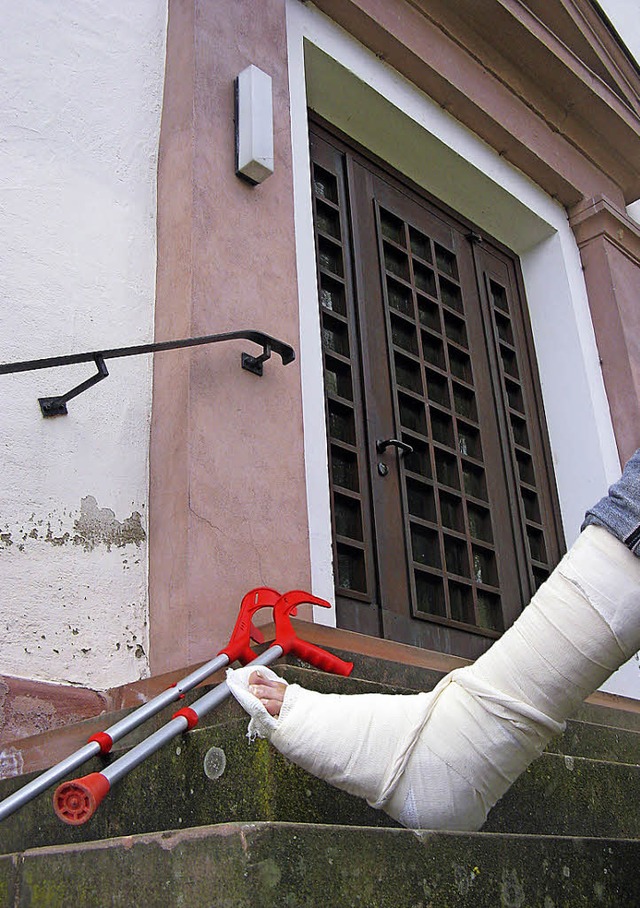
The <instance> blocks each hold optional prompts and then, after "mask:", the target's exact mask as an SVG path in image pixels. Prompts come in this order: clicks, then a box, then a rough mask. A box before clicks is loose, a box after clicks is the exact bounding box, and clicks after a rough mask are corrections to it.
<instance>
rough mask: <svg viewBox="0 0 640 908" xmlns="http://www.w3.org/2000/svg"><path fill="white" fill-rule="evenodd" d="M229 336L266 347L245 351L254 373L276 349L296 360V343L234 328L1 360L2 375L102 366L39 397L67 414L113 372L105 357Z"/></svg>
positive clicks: (245, 363) (47, 408)
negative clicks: (73, 403)
mask: <svg viewBox="0 0 640 908" xmlns="http://www.w3.org/2000/svg"><path fill="white" fill-rule="evenodd" d="M227 340H249V341H253V343H254V344H259V345H260V346H261V347H262V353H261V354H260V355H259V356H251V355H250V354H249V353H243V354H242V357H241V365H242V368H243V369H245V370H246V371H247V372H253V374H254V375H262V371H263V369H262V367H263V363H265V362H266V361H267V360H268V359H270V357H271V352H272V351H273V352H275V353H277V354H278V356H279V357H280V359H281V360H282V364H283V365H284V366H286V365H287V364H288V363H292V362H293V361H294V359H295V358H296V354H295V350H294V349H293V347H290V346H289V344H285V343H284V342H283V341H280V340H277V339H276V338H275V337H270V336H269V335H268V334H264V332H262V331H252V330H248V331H230V332H228V333H226V334H207V335H205V336H204V337H187V338H183V339H182V340H173V341H159V342H158V343H156V344H139V345H137V346H134V347H118V348H116V349H113V350H94V351H93V352H90V353H72V354H70V355H69V356H50V357H48V358H47V359H32V360H28V361H24V362H20V363H0V375H9V374H10V373H12V372H31V371H33V370H34V369H51V368H53V367H55V366H71V365H75V364H76V363H89V362H94V363H95V364H96V366H97V369H98V371H97V373H96V374H95V375H92V376H91V377H90V378H88V379H86V381H83V382H81V383H80V384H79V385H76V387H75V388H72V389H71V390H70V391H67V393H66V394H60V395H58V396H56V397H40V398H38V403H39V404H40V410H41V411H42V415H43V416H47V417H48V416H63V415H64V414H66V413H67V412H68V411H67V402H68V401H70V400H71V399H72V398H73V397H77V396H78V394H82V392H83V391H86V390H87V388H90V387H91V386H92V385H95V384H97V382H99V381H102V379H103V378H106V377H107V376H108V374H109V372H108V370H107V367H106V364H105V359H115V358H116V357H120V356H139V355H140V354H142V353H159V352H161V351H163V350H179V349H182V348H183V347H198V346H201V345H203V344H216V343H218V342H220V341H227Z"/></svg>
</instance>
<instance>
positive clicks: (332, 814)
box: [0, 625, 640, 908]
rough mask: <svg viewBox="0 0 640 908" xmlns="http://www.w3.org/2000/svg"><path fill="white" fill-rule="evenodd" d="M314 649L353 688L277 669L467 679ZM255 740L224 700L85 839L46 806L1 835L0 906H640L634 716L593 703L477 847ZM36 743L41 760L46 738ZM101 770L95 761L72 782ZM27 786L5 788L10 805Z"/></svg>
mask: <svg viewBox="0 0 640 908" xmlns="http://www.w3.org/2000/svg"><path fill="white" fill-rule="evenodd" d="M301 636H304V637H306V639H308V640H311V641H312V642H316V643H319V645H321V646H325V647H327V648H330V649H332V650H333V651H334V652H337V653H338V655H341V656H343V657H345V658H351V659H353V661H354V662H355V668H354V672H353V675H352V676H351V677H350V678H338V677H335V676H329V675H323V674H321V673H318V672H316V671H314V670H311V669H308V668H305V667H302V666H301V665H300V664H298V663H295V662H294V663H292V664H286V665H282V666H281V670H282V674H284V675H285V677H287V679H288V680H290V681H298V682H300V683H302V684H304V685H306V686H309V687H313V688H315V689H318V690H334V691H338V690H342V691H345V692H366V691H373V690H376V691H377V690H383V691H385V690H386V691H410V690H417V689H428V688H431V687H432V686H433V685H434V684H435V683H436V682H437V680H438V679H439V678H440V677H441V676H442V673H443V671H445V670H447V669H448V668H450V667H453V665H455V664H460V660H454V659H448V658H447V657H443V656H439V655H437V654H430V653H425V652H424V651H421V650H415V649H413V648H411V647H406V646H402V645H400V644H389V643H385V642H382V641H371V640H370V638H364V637H359V636H358V635H355V634H348V633H345V632H336V631H331V630H330V629H327V628H318V627H313V628H312V627H310V626H309V625H306V626H305V631H304V633H303V634H301ZM201 693H202V690H200V691H198V692H197V694H196V693H192V694H190V695H189V696H188V697H187V699H186V700H185V701H184V703H185V704H188V702H189V701H190V700H192V699H194V698H195V696H199V695H200V694H201ZM172 711H173V710H171V709H169V710H168V712H169V715H170V714H171V712H172ZM166 719H167V716H166V715H163V716H162V717H159V718H157V719H154V720H152V721H151V722H149V723H147V725H146V726H144V729H145V732H146V733H148V731H149V730H151V729H152V728H154V727H157V726H158V725H160V724H162V722H164V721H166ZM112 721H114V716H101V717H100V718H99V719H97V720H91V721H88V722H83V723H78V724H77V725H75V726H73V727H72V728H68V729H65V730H64V732H62V731H61V732H51V733H49V735H44V736H41V739H44V740H45V742H46V744H45V747H46V749H48V752H49V754H50V755H51V761H50V762H54V761H55V760H56V759H58V758H59V756H60V755H59V754H58V753H56V748H58V749H60V747H61V745H60V743H59V742H60V739H63V741H64V750H65V754H66V753H68V752H70V751H71V750H73V749H75V747H77V746H80V745H81V744H83V743H84V742H85V741H86V739H87V737H88V736H89V735H90V734H92V733H93V732H95V731H96V730H99V729H101V728H104V727H105V726H106V725H108V724H110V723H111V722H112ZM246 725H247V721H246V718H245V717H244V716H243V715H242V713H241V711H240V709H239V707H238V706H237V704H235V702H234V701H227V702H226V703H225V704H224V705H223V706H222V707H221V708H220V709H219V710H217V711H216V712H215V713H213V714H211V715H210V716H208V717H206V719H204V720H203V721H202V722H201V724H200V725H199V726H198V727H197V728H196V729H194V730H193V731H192V732H189V733H188V734H187V735H186V736H184V737H182V738H179V739H176V740H175V741H174V742H172V744H170V745H168V746H167V747H166V748H165V749H164V750H163V751H161V752H159V753H157V754H156V755H155V756H154V757H152V758H150V759H149V760H148V761H147V762H146V763H145V764H144V765H143V766H141V767H139V768H138V769H136V770H134V772H133V773H131V774H130V775H129V776H128V777H127V778H125V779H124V780H122V781H121V782H119V783H118V784H117V785H116V786H114V788H113V790H112V791H111V792H110V794H109V795H108V796H107V798H106V800H105V801H104V802H103V804H102V805H101V807H100V808H99V809H98V812H97V813H96V815H95V816H94V817H93V818H92V819H91V821H90V822H89V823H87V824H85V825H84V826H80V827H71V826H66V825H64V824H62V823H61V822H60V821H58V820H57V819H56V817H55V816H54V814H53V811H52V808H51V792H48V793H45V794H43V795H41V796H40V797H38V798H37V799H35V800H34V801H33V802H32V803H31V804H29V805H27V806H26V807H24V808H23V809H22V810H21V811H19V812H18V813H16V814H14V815H13V816H11V817H9V818H8V819H6V820H4V821H3V822H2V823H0V852H1V855H0V906H1V908H4V906H7V908H14V906H15V908H17V906H20V908H27V906H28V908H40V906H43V908H67V906H73V908H103V906H118V908H119V906H127V908H130V906H142V908H147V906H150V908H155V906H163V908H164V906H188V908H200V906H202V908H205V906H206V908H236V906H245V905H246V906H252V908H262V906H265V908H267V906H283V908H298V906H300V908H302V906H305V908H307V906H309V908H315V906H321V905H322V906H323V908H327V906H328V908H332V906H341V908H349V906H362V908H387V906H388V908H405V906H406V908H458V906H460V908H461V906H465V908H466V906H473V908H485V906H486V908H502V906H504V908H533V906H536V908H537V906H540V908H568V906H576V908H577V906H611V908H638V906H640V879H639V875H638V869H637V865H638V862H639V860H640V841H639V840H640V812H639V811H638V810H637V803H636V802H637V796H638V793H639V792H640V766H639V765H637V763H638V762H639V761H640V712H639V711H638V708H637V705H636V704H635V702H634V701H625V700H623V699H621V698H616V697H612V696H610V695H603V694H598V695H595V697H594V698H591V700H590V701H589V702H587V703H586V704H584V705H583V706H582V707H581V709H580V711H579V713H578V715H576V717H575V718H574V719H572V720H571V721H570V722H569V723H568V725H567V730H566V732H565V733H564V735H563V736H561V737H560V738H558V739H556V740H555V741H554V742H552V745H551V747H550V748H549V750H548V752H547V753H546V754H544V755H543V756H542V757H541V758H540V759H539V760H538V761H536V763H534V764H533V765H532V766H531V767H530V769H529V771H528V772H527V773H525V774H524V775H523V776H522V777H521V778H520V779H519V780H518V782H517V783H516V784H515V786H514V787H513V788H512V789H511V791H510V792H509V793H508V794H507V795H506V796H505V798H504V799H503V800H502V801H501V802H500V803H499V804H498V805H497V806H496V807H495V808H494V810H493V811H492V813H491V814H490V816H489V819H488V821H487V823H486V825H485V828H484V829H483V831H482V832H480V833H475V834H460V833H432V832H428V831H424V832H419V833H416V832H412V831H409V830H405V829H402V828H400V827H398V826H397V825H396V824H395V823H394V822H393V821H392V820H390V819H389V818H388V817H386V816H385V815H384V814H381V813H379V812H377V811H374V810H372V809H371V808H369V807H368V806H367V805H366V804H365V803H364V802H361V801H359V800H356V799H354V798H352V797H350V796H348V795H346V794H344V793H342V792H338V791H336V790H334V789H331V788H329V787H328V786H327V785H325V784H324V783H322V782H319V781H318V780H316V779H314V778H311V777H310V776H308V775H307V774H306V773H304V772H303V771H302V770H300V769H298V768H297V767H295V766H292V765H291V764H289V763H287V762H286V761H285V760H284V759H283V758H282V757H280V755H279V754H278V753H276V752H275V751H274V750H273V749H272V748H270V747H269V745H267V744H266V742H264V741H260V740H258V741H255V742H254V743H252V744H249V742H248V741H247V738H246V734H245V733H246ZM135 734H138V733H134V735H131V736H130V738H128V739H125V740H124V741H123V742H122V744H125V743H127V744H128V745H130V744H132V743H134V742H135ZM56 742H58V743H56ZM21 743H22V744H24V748H23V749H24V752H26V753H28V752H29V744H28V743H25V742H21ZM31 745H32V747H31V752H32V753H40V754H41V753H42V750H43V743H42V740H40V742H31ZM120 751H121V748H120V749H119V748H118V747H116V748H114V755H115V756H117V754H118V753H119V752H120ZM62 755H64V754H62ZM41 760H42V762H43V763H44V762H46V760H44V759H42V758H41ZM102 765H103V763H102V758H100V759H98V758H96V759H95V760H94V761H93V762H92V763H87V764H86V765H85V766H84V767H82V768H81V770H79V771H76V773H74V775H76V776H77V775H84V774H86V773H88V772H91V771H94V770H97V769H100V768H101V766H102ZM28 778H29V776H28V775H27V776H23V777H22V778H14V779H8V780H5V781H4V782H2V783H0V798H3V797H5V796H7V795H8V794H10V793H11V792H12V791H13V790H15V789H16V788H18V787H20V786H21V785H22V784H24V782H25V781H27V780H28Z"/></svg>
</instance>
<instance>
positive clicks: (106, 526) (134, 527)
mask: <svg viewBox="0 0 640 908" xmlns="http://www.w3.org/2000/svg"><path fill="white" fill-rule="evenodd" d="M73 529H74V531H75V535H74V536H73V540H72V541H73V543H74V544H75V545H82V546H84V548H85V550H86V551H91V550H92V549H94V548H95V546H96V545H100V543H104V544H105V545H106V547H107V551H109V552H110V551H111V546H112V545H115V546H118V547H119V548H122V547H123V546H125V545H129V544H133V545H137V546H140V545H141V543H143V542H144V541H145V540H146V538H147V534H146V533H145V531H144V529H143V527H142V523H141V517H140V512H139V511H133V513H132V514H131V516H130V517H127V518H126V520H123V521H122V522H120V521H119V520H116V515H115V514H114V512H113V511H112V510H111V508H99V507H98V502H97V501H96V499H95V498H94V497H93V495H87V496H86V497H85V498H83V499H82V501H81V503H80V516H79V517H78V519H77V520H76V522H75V523H74V525H73Z"/></svg>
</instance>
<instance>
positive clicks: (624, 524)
mask: <svg viewBox="0 0 640 908" xmlns="http://www.w3.org/2000/svg"><path fill="white" fill-rule="evenodd" d="M589 524H595V525H596V526H601V527H604V528H605V530H608V531H609V532H610V533H611V534H612V535H613V536H615V537H616V539H619V540H620V542H623V543H624V544H625V545H626V547H627V548H628V549H631V551H632V552H633V554H634V555H638V557H640V448H639V449H638V450H637V451H636V453H635V454H634V455H633V456H632V457H631V458H630V459H629V461H628V462H627V465H626V466H625V468H624V471H623V473H622V476H621V477H620V479H619V480H618V482H616V483H614V484H613V485H612V486H611V488H610V489H609V494H608V495H606V496H605V497H604V498H601V499H600V501H599V502H598V503H597V504H596V505H594V506H593V507H592V508H589V510H588V511H587V513H586V515H585V519H584V523H583V524H582V529H584V528H585V527H586V526H588V525H589Z"/></svg>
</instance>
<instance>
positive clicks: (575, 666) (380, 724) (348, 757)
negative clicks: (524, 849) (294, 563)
mask: <svg viewBox="0 0 640 908" xmlns="http://www.w3.org/2000/svg"><path fill="white" fill-rule="evenodd" d="M638 649H640V559H639V558H636V557H635V556H634V555H633V554H632V553H631V552H630V551H629V550H628V549H627V548H626V547H625V546H624V545H623V544H622V543H620V542H618V541H617V540H616V539H615V538H614V537H613V536H611V535H610V534H609V533H608V532H607V531H606V530H604V529H602V528H600V527H595V526H590V527H587V529H586V530H585V531H584V533H582V535H581V536H580V538H579V539H578V541H577V542H576V544H575V545H574V546H573V548H572V549H571V550H570V551H569V552H568V553H567V555H565V557H564V558H563V560H562V561H561V563H560V565H559V566H558V567H557V568H556V570H555V571H554V573H553V574H552V576H551V577H550V578H549V580H548V581H547V582H546V583H545V584H544V585H543V586H542V587H541V588H540V589H539V590H538V592H537V593H536V595H535V596H534V598H533V600H532V601H531V603H530V604H529V605H528V606H527V608H526V609H525V610H524V611H523V613H522V615H521V616H520V617H519V618H518V620H517V621H516V623H515V624H514V625H513V626H512V627H511V628H510V629H509V630H508V631H507V632H506V633H505V634H504V635H503V636H502V637H501V638H500V640H498V641H496V643H495V644H494V645H493V646H492V647H491V649H490V650H489V651H488V652H487V653H485V654H484V655H483V656H481V657H480V658H479V659H478V660H477V661H476V662H475V664H474V665H470V666H466V667H465V668H462V669H456V670H455V671H453V672H451V673H450V674H449V675H447V676H446V677H445V678H443V680H442V681H441V682H440V683H439V684H438V685H437V686H436V687H435V688H434V690H433V691H431V692H429V693H420V694H411V695H387V694H352V695H340V694H319V693H316V692H314V691H309V690H305V689H303V688H301V687H299V686H298V685H296V684H292V685H289V686H288V687H287V690H286V692H285V697H284V703H283V706H282V710H281V712H280V716H279V718H277V719H274V718H272V717H271V716H269V714H268V713H267V711H266V709H265V708H264V706H262V704H261V703H260V702H259V701H258V700H257V699H256V698H255V697H254V696H253V695H252V694H251V693H250V692H249V691H248V677H249V675H250V674H251V673H252V672H253V671H255V670H256V669H252V668H250V667H249V668H245V669H239V670H237V671H232V670H229V672H228V678H227V680H228V682H229V687H230V688H231V691H232V693H233V694H234V696H236V698H237V699H238V700H239V701H240V703H241V704H242V705H243V707H244V708H245V709H246V710H247V712H249V714H250V715H251V716H252V720H251V723H250V733H251V734H258V735H260V736H263V737H266V738H268V739H269V740H270V741H271V743H272V744H273V745H274V746H275V747H276V748H277V749H278V750H279V751H281V753H283V754H284V755H285V756H286V757H288V758H289V759H291V760H292V761H293V762H294V763H297V764H298V765H299V766H302V767H303V768H304V769H306V770H307V771H308V772H310V773H312V774H313V775H316V776H318V777H320V778H322V779H324V780H325V781H327V782H330V783H331V784H333V785H336V786H337V787H338V788H342V789H344V790H346V791H348V792H350V793H351V794H354V795H359V796H361V797H363V798H366V800H367V801H368V802H369V803H370V804H372V805H373V806H374V807H379V808H382V809H384V810H385V811H386V812H387V813H389V814H390V815H391V816H393V817H394V818H395V819H397V820H399V822H401V823H403V824H404V825H406V826H411V827H414V828H418V827H419V828H428V829H442V828H446V829H468V830H474V829H479V828H480V826H481V825H482V823H483V822H484V820H485V818H486V814H487V813H488V811H489V810H490V808H491V807H492V806H493V804H495V802H496V801H497V800H498V799H499V798H500V797H502V795H503V794H504V792H505V791H506V790H507V789H508V788H509V786H510V785H511V784H512V782H513V781H514V780H515V779H516V778H517V777H518V776H519V775H520V773H521V772H522V771H523V770H524V769H526V767H527V766H528V765H529V764H530V763H531V761H532V760H534V759H535V758H536V757H537V756H539V755H540V754H541V753H542V751H543V750H544V748H545V746H546V744H547V743H548V741H549V740H550V738H552V737H553V736H554V735H556V734H558V733H560V732H561V731H562V730H563V729H564V723H565V720H566V719H567V717H568V716H569V715H571V713H572V712H574V711H575V709H576V708H577V706H578V705H579V704H580V703H581V702H582V700H583V699H584V698H585V697H586V696H588V694H590V693H591V692H592V691H594V690H595V689H596V688H597V687H599V686H600V684H602V683H603V681H604V680H605V679H606V678H607V677H608V676H609V675H610V674H611V672H613V671H614V670H615V669H616V668H618V667H619V666H620V665H621V664H622V663H623V662H625V661H626V660H627V659H629V658H630V657H631V656H632V655H633V654H634V653H635V652H636V651H637V650H638ZM258 671H260V673H261V674H263V676H268V677H277V676H275V675H274V673H273V672H271V671H270V670H269V669H267V668H263V667H261V668H259V669H258Z"/></svg>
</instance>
